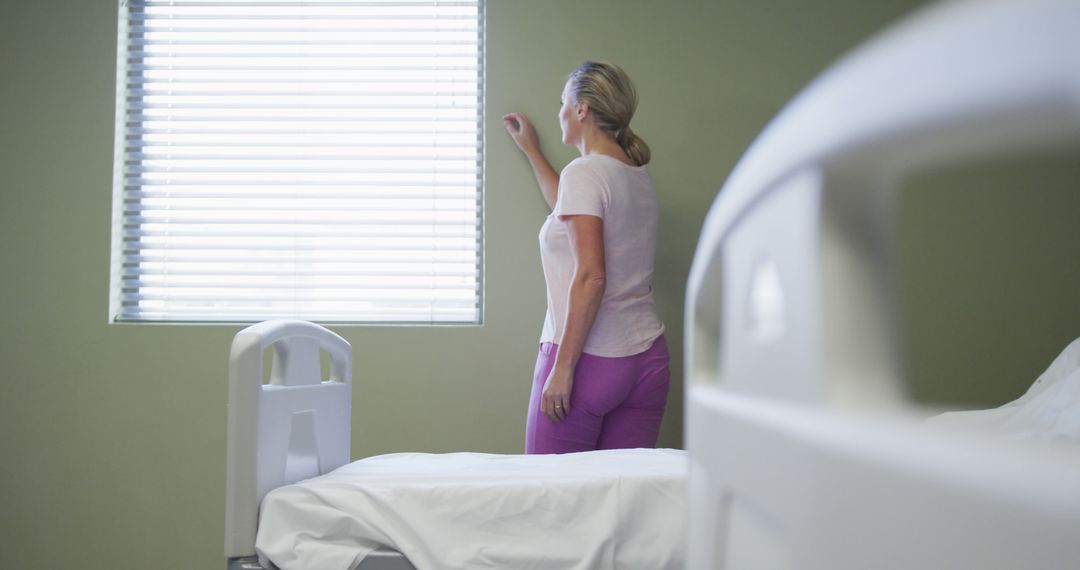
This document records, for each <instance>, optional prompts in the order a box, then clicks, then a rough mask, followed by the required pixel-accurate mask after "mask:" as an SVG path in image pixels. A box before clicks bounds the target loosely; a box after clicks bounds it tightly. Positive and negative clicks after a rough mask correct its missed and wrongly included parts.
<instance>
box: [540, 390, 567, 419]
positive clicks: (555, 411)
mask: <svg viewBox="0 0 1080 570" xmlns="http://www.w3.org/2000/svg"><path fill="white" fill-rule="evenodd" d="M540 411H541V412H543V414H544V415H545V416H547V417H548V418H550V419H551V421H553V422H555V423H558V422H561V421H563V420H565V419H566V416H567V415H568V414H569V413H570V396H569V395H559V396H556V395H553V394H544V395H543V397H542V398H541V400H540Z"/></svg>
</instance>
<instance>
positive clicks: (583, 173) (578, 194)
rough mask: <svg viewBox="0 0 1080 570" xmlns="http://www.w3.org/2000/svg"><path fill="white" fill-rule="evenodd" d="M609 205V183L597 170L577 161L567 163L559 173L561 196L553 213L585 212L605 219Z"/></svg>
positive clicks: (576, 213)
mask: <svg viewBox="0 0 1080 570" xmlns="http://www.w3.org/2000/svg"><path fill="white" fill-rule="evenodd" d="M607 205H608V195H607V184H605V183H604V180H603V179H602V178H601V177H600V175H599V174H598V173H597V172H596V171H595V170H593V169H592V168H590V167H589V166H588V165H587V164H584V163H581V162H577V161H575V162H571V163H570V164H568V165H566V168H564V169H563V171H562V174H560V175H559V197H558V199H557V200H556V202H555V208H554V211H553V212H552V213H553V214H555V215H556V216H573V215H578V214H585V215H590V216H596V217H598V218H600V219H603V218H604V213H605V212H606V211H607Z"/></svg>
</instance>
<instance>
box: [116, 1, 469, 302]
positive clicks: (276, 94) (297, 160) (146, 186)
mask: <svg viewBox="0 0 1080 570" xmlns="http://www.w3.org/2000/svg"><path fill="white" fill-rule="evenodd" d="M482 13H483V7H482V0H473V1H468V0H466V1H455V2H438V1H429V2H421V1H405V0H402V1H393V0H389V1H386V0H384V1H346V0H320V1H311V2H304V1H276V0H258V1H256V0H169V1H158V0H122V1H121V6H120V25H121V31H122V35H121V45H120V59H119V76H120V77H119V89H118V98H119V99H120V101H119V102H118V123H119V124H118V128H117V143H116V146H117V155H116V156H117V167H116V177H115V178H116V182H115V186H116V188H115V193H114V222H113V224H114V228H113V230H114V232H113V233H114V237H113V256H112V301H111V310H112V316H113V318H114V319H115V320H118V321H194V322H206V321H227V322H247V321H257V320H264V319H270V318H301V319H307V320H315V321H331V322H333V321H338V322H341V321H345V322H376V323H377V322H397V323H403V322H412V323H476V322H479V321H480V310H481V299H480V295H481V291H482V287H481V267H482V262H481V254H482V249H481V244H482V239H481V227H482V223H481V221H482V218H481V215H482V212H481V205H482V200H481V194H480V192H481V172H482V169H481V160H482V155H481V138H482V136H481V132H482V131H481V125H482V119H481V117H482V112H481V111H482V110H481V102H482V100H483V99H482V93H481V87H482V84H483V69H482V66H481V62H482V59H483V57H482V50H483V45H482V38H483V29H482V21H483V20H482Z"/></svg>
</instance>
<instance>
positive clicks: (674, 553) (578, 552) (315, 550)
mask: <svg viewBox="0 0 1080 570" xmlns="http://www.w3.org/2000/svg"><path fill="white" fill-rule="evenodd" d="M687 469H688V463H687V457H686V452H684V451H681V450H671V449H629V450H609V451H593V452H586V453H572V454H565V455H490V454H480V453H451V454H423V453H399V454H391V455H381V456H376V457H371V458H367V459H363V460H360V461H356V462H354V463H351V464H349V465H346V466H344V467H341V468H339V469H337V470H335V471H333V472H331V473H328V474H326V475H322V476H320V477H316V478H314V479H308V480H306V481H301V482H299V483H296V484H294V485H288V486H285V487H281V488H278V489H275V490H274V491H271V492H270V493H269V494H268V495H267V496H266V498H265V499H264V500H263V503H262V509H261V513H260V521H259V533H258V537H257V539H256V545H255V546H256V550H257V551H258V553H259V556H260V558H261V559H262V560H263V561H264V562H265V561H270V562H273V563H274V564H275V565H277V566H278V567H279V568H282V569H283V570H292V569H300V568H305V569H310V568H319V569H325V570H334V569H346V568H355V567H356V566H358V565H359V564H360V562H361V561H362V560H363V558H364V557H365V556H367V555H368V554H369V553H370V552H371V551H372V550H374V549H375V548H377V547H378V546H380V545H385V546H388V547H390V548H393V549H395V550H398V551H401V552H402V553H404V554H405V555H406V556H407V557H408V558H409V560H410V562H412V564H413V565H414V566H416V568H417V569H418V570H438V569H442V568H447V569H449V568H454V569H470V568H545V569H582V570H585V569H591V570H597V569H607V568H612V569H614V568H618V569H620V570H632V569H637V568H640V569H649V570H657V569H665V568H671V569H675V568H682V567H683V564H684V560H683V556H684V554H683V552H684V540H685V534H686V493H685V486H686V474H687Z"/></svg>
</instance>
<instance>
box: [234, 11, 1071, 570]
mask: <svg viewBox="0 0 1080 570" xmlns="http://www.w3.org/2000/svg"><path fill="white" fill-rule="evenodd" d="M1077 54H1080V3H1077V2H1075V1H1070V0H1058V1H1053V0H1024V1H1015V2H1000V1H970V2H958V3H950V4H944V5H941V6H937V7H934V8H931V9H929V10H926V11H923V12H921V13H919V14H916V15H915V16H914V17H913V18H911V19H909V20H907V21H905V22H903V23H901V24H900V25H899V26H896V27H894V28H893V29H891V30H889V31H887V32H886V33H884V34H883V35H881V36H879V37H877V38H875V39H873V40H872V41H870V42H869V43H868V44H867V45H865V46H863V47H862V48H860V49H859V50H857V51H856V52H854V53H853V54H852V55H851V56H849V57H847V58H846V59H844V60H843V61H841V62H840V63H839V64H837V65H836V66H834V67H833V68H831V69H830V70H828V71H827V72H825V73H824V74H823V75H822V76H821V77H819V78H818V79H817V80H816V81H815V82H814V83H812V84H811V85H810V86H809V87H808V88H807V89H806V90H805V91H804V92H803V93H802V94H800V95H799V96H798V97H797V98H796V99H795V100H794V101H793V102H792V103H791V104H790V105H789V106H788V107H787V108H786V109H785V110H784V111H783V112H782V113H781V115H780V116H778V117H777V119H776V120H774V122H773V123H772V124H770V125H769V127H768V128H767V129H766V130H765V131H764V132H763V133H762V135H761V136H760V137H759V139H758V140H757V141H755V143H754V144H753V146H752V147H751V148H750V149H749V150H748V152H747V154H746V155H745V156H744V157H743V159H742V160H741V161H740V162H739V164H738V166H737V167H736V169H735V170H734V172H733V173H732V174H731V176H730V178H729V180H728V182H727V183H726V184H725V186H724V188H723V189H722V190H721V192H720V194H719V196H718V198H717V200H716V201H715V203H714V205H713V207H712V209H711V210H710V212H709V215H708V217H707V219H706V222H705V226H704V228H703V231H702V235H701V240H700V243H699V246H698V251H697V253H696V255H695V258H694V262H693V266H692V268H691V273H690V278H689V282H688V289H687V305H686V327H687V331H686V333H687V334H686V338H687V344H686V348H687V351H686V358H687V362H686V368H687V385H686V389H687V393H686V403H687V405H686V414H687V416H686V437H687V444H688V449H689V452H690V468H689V473H690V475H689V483H688V485H689V500H688V509H689V517H688V520H689V530H688V534H687V545H688V548H687V551H686V559H687V566H688V567H689V568H691V569H694V570H705V569H708V570H714V569H739V568H747V569H753V570H772V569H786V568H792V569H794V568H798V569H809V570H814V569H830V570H833V569H839V570H845V569H860V570H862V569H866V568H874V569H890V568H897V569H900V568H904V569H908V568H929V569H933V568H942V569H944V568H979V569H994V568H1002V569H1004V568H1010V569H1011V568H1074V567H1076V566H1077V564H1078V561H1080V540H1077V530H1078V529H1080V483H1078V481H1080V454H1078V453H1077V448H1076V447H1075V446H1073V447H1067V446H1066V447H1062V446H1060V445H1056V444H1047V445H1037V446H1025V445H1018V444H1016V443H1015V442H1010V441H1005V440H1002V439H1001V438H997V437H991V436H989V435H987V434H979V433H964V432H961V431H953V430H949V429H945V428H943V427H934V426H933V425H928V424H927V423H926V422H925V421H924V419H925V414H924V413H922V411H921V410H919V409H918V407H917V406H916V405H915V404H913V403H912V402H910V401H909V400H908V399H907V397H906V396H905V389H904V386H905V384H904V375H903V372H902V369H901V365H900V355H899V352H900V348H899V341H898V333H897V331H898V322H897V318H896V315H895V314H894V310H895V309H894V307H895V303H894V297H893V295H892V293H891V287H892V283H893V282H892V281H891V277H892V275H891V271H892V265H891V264H890V263H889V260H888V255H887V252H888V247H887V242H888V228H889V216H890V215H891V214H892V213H894V212H893V208H892V204H893V202H892V200H891V195H892V193H893V192H895V190H896V188H897V187H898V186H899V184H900V183H901V182H902V180H903V179H904V177H905V176H906V175H909V174H910V173H912V172H916V171H918V170H919V169H923V168H929V167H933V166H935V165H941V164H947V163H950V162H955V161H959V160H966V159H970V158H972V157H986V156H994V155H995V154H1001V153H1008V152H1011V151H1015V150H1017V149H1022V148H1044V149H1045V148H1060V147H1075V146H1076V145H1080V65H1078V57H1080V56H1078V55H1077ZM989 59H992V61H989ZM268 349H272V350H273V353H274V363H273V365H272V367H271V368H272V369H273V372H271V375H270V376H271V377H270V381H269V383H265V384H264V383H263V382H262V368H263V361H262V359H263V354H264V352H265V351H266V350H268ZM320 351H325V352H326V353H327V354H328V355H329V359H330V362H331V365H330V370H329V374H328V378H326V379H323V378H322V375H321V374H320V375H314V376H318V379H316V380H312V379H311V378H312V376H313V375H312V374H307V373H305V372H304V371H305V370H307V371H310V370H316V369H318V368H319V361H318V358H319V357H318V353H319V352H320ZM350 374H351V354H350V353H349V347H348V344H347V343H345V341H344V340H342V339H341V338H340V337H337V336H336V335H334V334H333V333H330V332H329V331H326V330H325V329H322V328H321V327H317V326H314V325H311V324H309V323H301V322H285V323H282V322H275V323H262V324H259V325H255V326H254V327H251V328H249V329H246V330H245V331H243V332H242V333H241V334H239V335H238V336H237V338H236V340H235V341H234V346H233V352H232V363H231V368H230V410H229V436H228V480H227V510H226V554H227V556H229V558H230V562H229V564H230V568H236V569H239V568H245V569H246V568H259V567H260V566H259V563H258V561H257V560H256V559H254V558H253V557H252V555H253V554H254V544H255V540H256V529H257V526H258V512H259V503H260V501H261V500H262V498H263V497H264V496H266V495H267V494H268V493H269V492H270V491H271V490H272V489H276V488H279V487H280V488H285V487H288V485H287V484H289V483H292V482H295V481H299V480H302V479H306V478H308V477H313V476H316V475H319V474H325V473H328V472H332V471H333V470H334V469H335V468H337V467H341V466H345V465H346V464H348V462H349V433H350V425H349V422H350V419H349V418H350V415H349V406H350V403H351V397H352V396H351V389H352V388H351V376H350ZM324 380H325V381H324ZM312 410H318V411H317V412H312ZM282 486H285V487H282ZM411 567H412V566H411V565H410V564H409V562H408V560H406V559H405V557H403V556H402V555H401V553H400V552H392V551H388V550H385V549H381V550H375V551H374V552H373V553H372V554H371V555H369V556H368V557H367V558H365V559H364V561H363V562H362V563H361V565H360V568H361V569H363V570H367V569H370V568H381V569H391V568H392V569H398V570H401V569H408V568H411Z"/></svg>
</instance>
